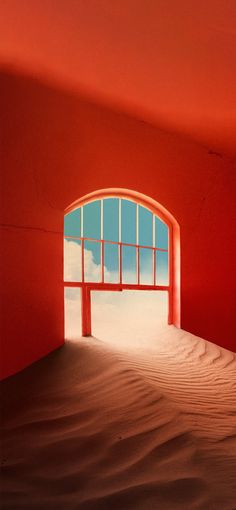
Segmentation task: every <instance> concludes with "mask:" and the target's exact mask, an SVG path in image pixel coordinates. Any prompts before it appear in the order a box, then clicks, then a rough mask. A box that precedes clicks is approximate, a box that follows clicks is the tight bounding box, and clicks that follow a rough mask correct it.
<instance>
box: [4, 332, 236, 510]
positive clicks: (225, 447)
mask: <svg viewBox="0 0 236 510" xmlns="http://www.w3.org/2000/svg"><path fill="white" fill-rule="evenodd" d="M98 329H99V328H98ZM128 331H129V325H128V324H127V322H126V324H125V325H124V326H123V330H122V331H121V330H120V331H119V332H118V330H117V328H116V330H115V332H114V335H113V336H111V335H110V337H109V338H108V337H106V335H105V332H103V333H104V334H103V336H102V331H100V333H101V335H100V337H99V338H89V339H79V341H77V342H76V341H74V342H72V341H70V342H67V343H66V344H65V346H64V347H63V348H61V349H59V350H58V351H56V352H54V353H52V354H51V355H49V356H48V357H47V358H45V359H43V360H41V361H39V362H37V363H35V364H34V365H32V366H31V367H29V368H28V369H26V370H24V371H23V372H22V373H20V374H18V375H16V376H14V377H11V378H9V379H8V380H6V381H4V382H3V383H2V393H3V401H4V416H3V431H4V443H3V449H2V459H1V461H2V468H3V485H2V488H3V492H2V509H12V510H13V509H14V510H16V509H17V510H36V509H37V510H42V509H50V510H52V509H57V510H72V509H78V510H110V509H112V510H128V509H132V510H151V509H161V510H165V509H168V510H176V509H179V510H180V509H181V510H191V509H197V510H233V509H235V508H236V358H235V355H234V354H233V353H231V352H229V351H226V350H224V349H221V348H219V347H216V346H215V345H213V344H211V343H209V342H206V341H204V340H202V339H199V338H197V337H195V336H193V335H190V334H188V333H186V332H184V331H182V330H177V329H175V328H174V327H172V326H169V327H167V326H166V327H164V326H162V327H161V326H160V328H159V331H158V332H157V331H156V330H155V332H154V331H152V332H151V330H149V331H146V336H145V337H144V335H143V334H142V332H141V330H139V331H138V330H137V334H136V336H135V335H134V331H133V332H132V334H131V333H128ZM132 335H133V336H132ZM108 336H109V335H108Z"/></svg>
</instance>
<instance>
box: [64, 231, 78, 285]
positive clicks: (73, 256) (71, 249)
mask: <svg viewBox="0 0 236 510" xmlns="http://www.w3.org/2000/svg"><path fill="white" fill-rule="evenodd" d="M81 261H82V259H81V241H79V240H78V239H74V240H73V239H65V240H64V280H65V281H66V282H81V279H82V278H81V276H82V270H81V267H82V266H81Z"/></svg>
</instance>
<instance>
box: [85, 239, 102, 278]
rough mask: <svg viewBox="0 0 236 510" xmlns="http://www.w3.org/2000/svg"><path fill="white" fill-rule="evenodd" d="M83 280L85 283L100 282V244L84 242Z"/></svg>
mask: <svg viewBox="0 0 236 510" xmlns="http://www.w3.org/2000/svg"><path fill="white" fill-rule="evenodd" d="M84 279H85V281H86V282H100V281H101V243H96V242H93V241H84Z"/></svg>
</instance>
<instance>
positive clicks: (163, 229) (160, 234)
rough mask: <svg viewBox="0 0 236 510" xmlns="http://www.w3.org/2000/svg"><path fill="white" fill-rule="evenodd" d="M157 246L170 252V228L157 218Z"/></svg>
mask: <svg viewBox="0 0 236 510" xmlns="http://www.w3.org/2000/svg"><path fill="white" fill-rule="evenodd" d="M155 246H156V248H162V249H163V250H168V227H167V225H166V224H165V223H163V221H161V220H160V219H159V218H157V217H156V218H155Z"/></svg>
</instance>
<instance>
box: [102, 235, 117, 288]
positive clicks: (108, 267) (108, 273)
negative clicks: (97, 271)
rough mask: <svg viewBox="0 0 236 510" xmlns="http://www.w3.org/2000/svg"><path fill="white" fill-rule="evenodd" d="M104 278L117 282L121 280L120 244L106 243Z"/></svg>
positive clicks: (107, 280) (106, 280)
mask: <svg viewBox="0 0 236 510" xmlns="http://www.w3.org/2000/svg"><path fill="white" fill-rule="evenodd" d="M104 265H105V269H104V280H105V282H110V283H117V282H118V281H119V252H118V245H116V244H110V243H104Z"/></svg>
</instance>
